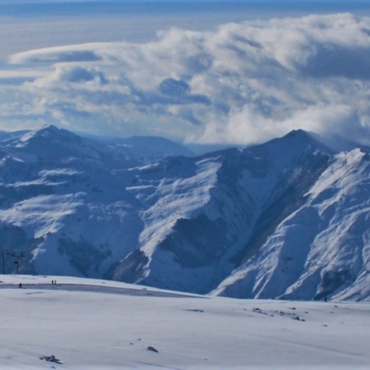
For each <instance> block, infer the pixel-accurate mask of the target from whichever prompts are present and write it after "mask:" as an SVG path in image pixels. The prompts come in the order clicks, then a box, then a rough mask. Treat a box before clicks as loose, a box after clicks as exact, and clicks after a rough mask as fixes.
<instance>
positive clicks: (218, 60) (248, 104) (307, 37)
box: [0, 14, 370, 145]
mask: <svg viewBox="0 0 370 370" xmlns="http://www.w3.org/2000/svg"><path fill="white" fill-rule="evenodd" d="M0 86H1V88H0V122H1V125H2V127H3V128H4V129H9V128H10V127H13V128H24V127H28V128H29V127H35V126H39V125H41V124H44V123H54V124H57V125H59V126H64V127H66V128H69V129H73V130H78V131H85V132H91V133H104V134H112V135H114V134H116V135H124V136H130V135H142V134H145V135H162V136H167V137H172V138H178V139H184V140H186V141H188V142H198V143H228V144H241V145H245V144H248V143H255V142H261V141H264V140H267V139H270V138H272V137H275V136H279V135H283V134H285V133H286V132H288V131H290V130H292V129H297V128H303V129H305V130H310V131H314V132H319V133H336V134H344V135H345V136H346V137H347V138H351V139H353V140H358V141H363V142H364V141H365V142H366V141H367V137H370V136H369V128H370V105H369V95H370V18H365V17H364V18H356V17H354V16H353V15H351V14H335V15H310V16H306V17H302V18H284V19H270V20H259V21H246V22H243V23H229V24H225V25H222V26H220V27H219V28H218V29H217V30H216V31H212V32H211V31H209V32H195V31H188V30H183V29H176V28H172V29H170V30H168V31H165V32H161V33H160V34H158V39H157V40H156V41H154V42H150V43H144V44H133V43H127V42H120V43H96V44H84V45H74V46H66V47H58V48H49V49H42V50H34V51H31V52H26V53H21V54H17V55H14V56H12V57H11V58H10V60H9V64H8V65H5V66H4V67H3V71H0ZM367 143H369V142H367Z"/></svg>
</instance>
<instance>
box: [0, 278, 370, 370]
mask: <svg viewBox="0 0 370 370" xmlns="http://www.w3.org/2000/svg"><path fill="white" fill-rule="evenodd" d="M52 280H57V285H52V284H51V281H52ZM0 281H1V283H0V307H1V313H2V315H0V327H1V336H0V348H1V350H0V368H1V369H19V368H22V369H51V368H57V369H91V368H93V369H121V368H133V369H156V368H162V369H163V368H164V369H203V368H204V369H225V368H233V369H235V368H243V369H245V368H247V369H258V370H262V369H270V370H271V369H312V368H315V369H347V368H348V369H350V368H351V369H353V368H356V369H359V368H364V369H365V368H368V366H369V365H370V353H369V351H368V343H369V340H370V332H369V330H368V327H369V325H370V315H369V313H370V304H369V303H342V302H340V303H339V302H328V303H324V302H292V301H289V302H288V301H274V300H270V301H268V300H258V301H257V300H237V299H229V298H221V297H202V296H195V295H186V294H182V293H176V292H170V291H161V290H158V289H152V288H145V287H140V286H132V285H129V284H123V283H117V282H109V281H103V280H88V279H76V278H67V277H57V278H55V277H35V276H11V275H0ZM19 283H22V288H21V289H20V288H19V287H18V286H19ZM148 347H153V348H154V349H156V350H157V351H158V352H154V351H150V350H148ZM48 356H55V357H56V358H57V359H59V360H60V361H61V362H62V364H58V363H56V362H48V361H45V360H41V359H40V358H42V357H48Z"/></svg>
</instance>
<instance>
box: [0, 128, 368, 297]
mask: <svg viewBox="0 0 370 370" xmlns="http://www.w3.org/2000/svg"><path fill="white" fill-rule="evenodd" d="M133 140H134V142H131V144H130V147H129V148H130V150H129V151H128V150H127V145H128V143H127V142H126V143H122V142H121V143H120V142H115V143H113V142H112V141H110V142H103V141H97V140H95V141H93V140H89V139H86V138H81V137H80V136H77V135H75V134H73V133H70V132H68V131H65V130H59V129H57V128H55V127H53V126H49V127H45V128H43V129H41V130H38V131H35V132H28V133H26V134H24V135H23V136H19V137H15V138H14V137H13V138H9V139H7V140H4V141H2V142H0V152H1V162H0V181H1V183H0V196H1V198H0V199H1V208H0V252H2V256H3V261H4V264H3V269H4V271H5V272H6V273H10V272H14V271H15V270H16V269H19V270H20V272H23V273H33V274H51V275H58V274H59V275H74V276H86V277H99V278H103V277H104V278H108V279H113V280H119V281H125V282H130V283H140V284H144V285H150V286H155V287H159V288H167V289H173V290H181V291H188V292H194V293H209V292H212V294H218V295H227V296H232V297H245V298H254V297H256V298H277V297H279V298H287V299H289V298H292V299H293V298H294V299H322V298H323V297H326V296H328V297H333V296H335V297H337V298H340V299H352V300H366V299H370V289H368V288H367V287H368V286H370V285H369V284H368V282H367V279H368V272H367V271H368V270H367V265H368V263H369V262H368V260H369V253H370V244H369V240H370V237H369V235H370V223H369V220H368V207H369V195H370V187H369V185H368V183H369V168H370V167H369V165H370V161H369V156H368V154H367V153H366V151H364V150H360V149H354V150H351V151H348V152H343V153H333V152H332V151H331V150H330V149H328V148H326V147H325V146H324V145H323V144H321V143H320V142H319V141H317V140H316V139H315V138H314V137H313V136H311V135H309V134H308V133H306V132H304V131H293V132H291V133H290V134H288V135H286V136H285V137H283V138H279V139H275V140H272V141H270V142H268V143H265V144H262V145H257V146H253V147H249V148H246V149H245V150H243V151H240V150H237V149H227V150H223V151H219V152H215V153H209V154H206V155H203V156H200V157H189V156H183V155H177V156H176V155H175V156H173V155H174V154H184V153H185V149H180V148H179V147H173V146H172V144H171V145H170V144H169V143H163V142H161V143H160V140H159V138H157V139H154V138H153V139H151V138H145V139H139V138H136V139H133ZM135 140H136V144H135ZM138 140H146V144H145V145H143V146H142V147H141V148H140V145H139V144H138V143H137V141H138ZM153 140H155V141H153ZM170 147H171V148H172V149H171V152H170V153H166V148H170ZM153 148H157V149H158V151H157V154H154V155H153ZM159 148H160V150H159ZM144 149H145V151H144ZM181 150H184V152H181ZM176 151H177V153H176ZM168 154H171V155H172V156H170V157H167V155H168ZM185 154H186V153H185Z"/></svg>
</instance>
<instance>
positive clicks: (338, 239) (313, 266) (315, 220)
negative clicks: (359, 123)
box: [214, 149, 370, 300]
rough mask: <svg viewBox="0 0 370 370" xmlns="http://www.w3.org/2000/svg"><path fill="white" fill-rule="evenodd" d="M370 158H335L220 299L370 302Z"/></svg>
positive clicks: (359, 155)
mask: <svg viewBox="0 0 370 370" xmlns="http://www.w3.org/2000/svg"><path fill="white" fill-rule="evenodd" d="M369 175H370V157H369V155H368V154H367V153H364V152H362V151H361V150H359V149H355V150H353V151H351V152H349V153H342V154H339V155H337V156H335V157H334V158H333V160H332V161H331V163H330V165H329V166H328V168H327V169H326V170H325V171H324V172H323V173H322V174H321V176H320V177H319V179H318V180H317V181H316V183H315V184H314V185H313V186H312V187H311V189H310V190H309V191H308V192H307V193H306V194H305V198H306V200H305V202H304V203H303V205H302V206H301V207H299V208H298V209H297V210H296V211H295V212H292V213H291V214H289V215H288V216H287V217H286V218H285V219H284V220H282V222H280V223H279V224H278V225H277V227H276V228H275V230H274V232H273V233H272V234H271V235H269V237H268V238H267V240H266V242H265V243H264V244H263V245H262V247H261V248H260V249H259V251H258V253H257V254H256V255H255V256H254V257H253V258H251V259H249V260H248V261H247V262H246V263H245V264H244V265H242V266H241V267H240V268H239V269H238V270H237V271H235V272H234V273H233V274H232V275H231V276H230V277H229V278H227V279H226V280H225V281H224V282H223V283H222V284H221V285H220V286H219V287H218V289H217V290H215V292H214V293H215V294H222V295H227V296H236V297H256V298H271V297H274V298H277V297H280V298H284V299H287V298H288V299H312V298H314V299H322V298H324V297H325V296H332V297H334V298H341V299H353V300H363V299H369V298H370V288H369V287H370V285H369V273H368V272H369V269H370V254H369V252H370V244H369V231H370V230H369V227H370V218H369V210H370V208H369V206H370V201H369V195H368V194H369V189H370V187H369V185H370V177H369Z"/></svg>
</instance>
